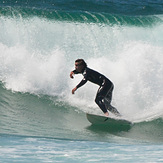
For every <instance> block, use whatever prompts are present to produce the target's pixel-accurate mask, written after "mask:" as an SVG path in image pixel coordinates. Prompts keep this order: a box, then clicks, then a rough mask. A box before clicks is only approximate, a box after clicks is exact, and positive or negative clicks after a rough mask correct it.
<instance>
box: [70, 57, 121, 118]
mask: <svg viewBox="0 0 163 163" xmlns="http://www.w3.org/2000/svg"><path fill="white" fill-rule="evenodd" d="M74 74H82V75H83V76H84V78H83V79H82V80H81V82H80V83H79V84H78V85H77V86H76V87H75V88H74V89H72V94H74V93H75V91H76V90H77V89H78V88H80V87H81V86H83V85H84V84H85V83H86V82H87V81H90V82H92V83H95V84H97V85H99V86H100V87H99V89H98V91H97V95H96V98H95V102H96V104H97V105H98V106H99V107H100V109H101V110H102V111H103V112H104V114H105V115H106V116H109V113H108V111H107V109H108V110H109V111H110V112H112V113H114V114H115V115H117V116H120V113H119V112H118V111H117V109H116V108H115V107H113V106H112V105H111V100H112V91H113V88H114V85H113V83H112V82H111V81H110V80H109V79H108V78H106V77H105V76H104V75H102V74H100V73H99V72H97V71H94V70H92V69H90V68H88V67H87V64H86V62H85V61H84V60H83V59H77V60H76V61H75V70H73V71H71V72H70V78H74V77H73V76H74Z"/></svg>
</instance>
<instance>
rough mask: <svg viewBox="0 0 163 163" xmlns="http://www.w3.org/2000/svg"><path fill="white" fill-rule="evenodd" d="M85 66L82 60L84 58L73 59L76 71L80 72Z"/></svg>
mask: <svg viewBox="0 0 163 163" xmlns="http://www.w3.org/2000/svg"><path fill="white" fill-rule="evenodd" d="M86 67H87V64H86V62H85V61H84V59H77V60H76V61H75V69H76V71H77V72H82V71H83V69H85V68H86Z"/></svg>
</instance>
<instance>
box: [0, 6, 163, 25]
mask: <svg viewBox="0 0 163 163" xmlns="http://www.w3.org/2000/svg"><path fill="white" fill-rule="evenodd" d="M0 13H1V15H4V16H7V17H11V18H12V17H13V18H18V19H21V18H30V17H35V16H37V17H40V18H45V19H50V20H55V21H66V22H80V23H97V24H99V25H103V24H108V25H110V26H113V25H125V26H126V25H129V26H151V25H154V24H156V23H162V19H160V18H159V17H158V16H155V15H150V16H125V15H118V14H108V13H103V12H102V13H98V12H97V13H96V12H89V11H78V12H75V11H72V12H69V11H60V10H53V11H49V10H42V9H33V8H32V9H31V8H27V9H26V8H25V9H24V8H12V7H8V8H1V9H0Z"/></svg>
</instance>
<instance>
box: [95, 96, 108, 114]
mask: <svg viewBox="0 0 163 163" xmlns="http://www.w3.org/2000/svg"><path fill="white" fill-rule="evenodd" d="M95 102H96V104H97V105H98V106H99V107H100V109H101V110H102V111H103V112H104V113H107V112H108V111H107V109H106V106H105V103H104V99H103V97H102V96H99V95H98V94H97V96H96V99H95Z"/></svg>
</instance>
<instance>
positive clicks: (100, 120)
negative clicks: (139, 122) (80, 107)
mask: <svg viewBox="0 0 163 163" xmlns="http://www.w3.org/2000/svg"><path fill="white" fill-rule="evenodd" d="M86 116H87V119H88V121H89V122H90V123H92V124H93V125H102V124H104V125H112V126H119V127H121V126H131V125H132V123H131V122H130V121H127V120H125V119H120V118H117V119H114V118H111V117H106V116H101V115H95V114H89V113H86Z"/></svg>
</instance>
